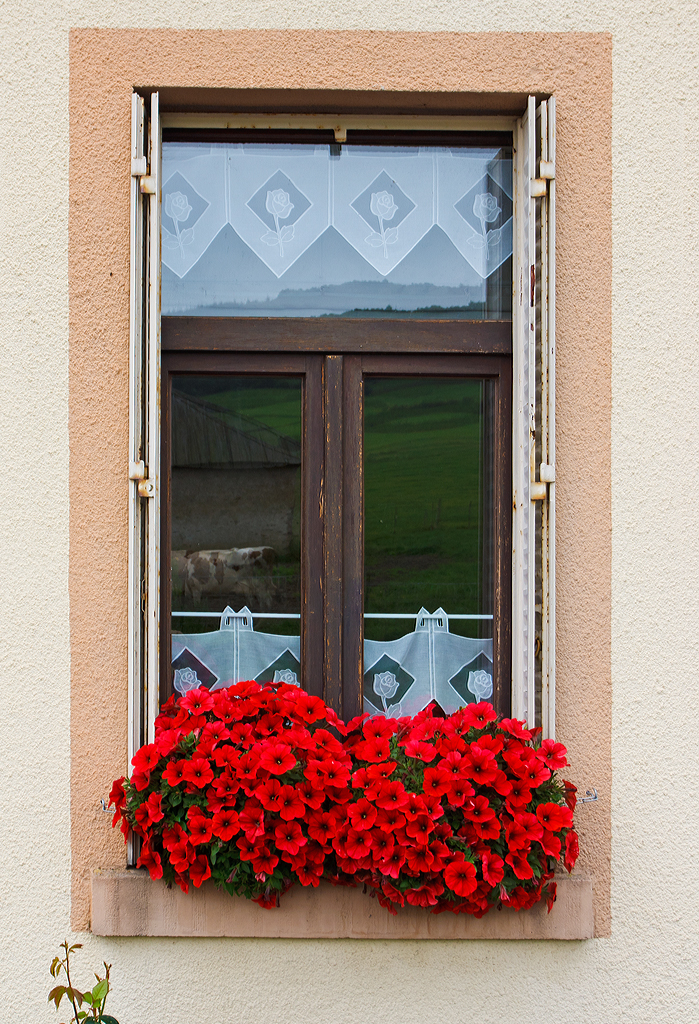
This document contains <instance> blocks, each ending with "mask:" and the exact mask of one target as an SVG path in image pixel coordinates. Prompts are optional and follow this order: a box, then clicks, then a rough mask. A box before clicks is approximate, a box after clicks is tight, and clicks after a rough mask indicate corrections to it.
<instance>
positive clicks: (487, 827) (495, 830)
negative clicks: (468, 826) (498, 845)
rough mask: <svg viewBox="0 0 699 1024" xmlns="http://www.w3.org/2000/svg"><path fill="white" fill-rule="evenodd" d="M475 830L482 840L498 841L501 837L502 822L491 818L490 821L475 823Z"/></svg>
mask: <svg viewBox="0 0 699 1024" xmlns="http://www.w3.org/2000/svg"><path fill="white" fill-rule="evenodd" d="M473 828H474V831H475V833H476V835H477V836H480V838H481V839H497V838H498V836H499V835H500V821H499V819H498V818H490V819H489V820H488V821H474V823H473Z"/></svg>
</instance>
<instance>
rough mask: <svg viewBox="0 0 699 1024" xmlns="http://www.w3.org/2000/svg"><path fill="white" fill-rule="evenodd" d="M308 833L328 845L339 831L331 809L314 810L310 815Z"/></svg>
mask: <svg viewBox="0 0 699 1024" xmlns="http://www.w3.org/2000/svg"><path fill="white" fill-rule="evenodd" d="M307 821H308V834H309V836H310V837H311V838H312V839H315V840H317V842H319V843H320V844H321V845H322V846H326V845H327V844H328V843H329V842H330V840H331V839H332V838H333V836H334V835H335V834H336V833H337V821H336V819H335V817H334V815H332V814H331V813H330V811H314V812H313V813H312V814H310V815H309V816H308V819H307Z"/></svg>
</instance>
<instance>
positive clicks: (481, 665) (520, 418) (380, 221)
mask: <svg viewBox="0 0 699 1024" xmlns="http://www.w3.org/2000/svg"><path fill="white" fill-rule="evenodd" d="M552 110H553V107H552V101H551V106H550V107H549V106H548V105H547V104H541V105H540V107H539V108H538V110H537V109H536V105H535V104H534V101H533V99H532V100H530V103H529V106H528V109H527V112H526V114H525V117H524V118H522V119H521V120H520V121H519V122H517V123H513V122H510V123H509V124H505V125H503V124H498V125H492V126H491V125H485V124H484V123H482V122H481V123H479V122H477V121H475V119H471V122H472V123H470V124H469V125H467V126H466V125H463V124H457V123H456V121H454V120H452V122H451V123H450V125H449V126H448V127H449V129H451V130H447V128H445V126H444V125H443V124H441V125H439V126H438V128H437V129H435V128H434V127H431V126H430V125H429V124H425V125H422V126H420V125H418V124H417V123H416V122H415V121H414V120H413V121H412V122H411V121H410V119H403V120H402V123H404V124H406V125H407V127H408V128H409V130H399V129H398V127H397V126H396V125H390V126H388V127H387V126H386V125H383V126H381V127H379V126H377V127H376V128H375V129H373V130H370V128H369V126H368V124H367V121H368V119H367V118H364V119H363V124H362V126H360V125H359V124H357V125H356V126H355V125H353V124H352V123H350V124H349V127H347V126H345V127H343V126H339V127H338V126H334V127H333V130H328V129H327V128H325V127H324V126H322V125H321V127H320V128H317V127H314V130H309V129H306V128H299V127H295V128H294V129H292V130H290V129H289V128H288V127H286V126H284V125H282V126H279V125H278V124H277V123H275V121H274V119H273V118H270V119H269V120H270V125H269V126H268V127H266V128H265V129H264V130H260V129H252V128H250V127H247V126H245V125H244V124H243V123H242V122H243V121H244V119H240V121H241V124H240V126H239V127H233V128H230V127H229V128H227V129H222V128H216V127H213V126H209V127H206V126H204V127H203V128H202V127H199V128H194V129H193V128H189V127H186V126H183V124H182V122H183V121H186V118H181V119H179V121H180V123H179V124H172V125H170V126H166V127H165V129H164V131H163V133H162V136H161V128H160V125H159V123H158V108H157V96H154V97H152V100H151V116H150V123H149V124H148V125H147V124H146V119H145V111H144V108H143V104H142V101H139V98H138V97H135V98H134V113H133V128H134V130H133V138H134V149H133V154H132V155H133V157H134V173H135V175H137V178H138V176H141V175H143V177H142V178H141V187H140V190H139V189H138V187H137V186H135V187H134V190H133V193H132V194H133V200H134V201H133V207H134V231H133V234H134V266H135V267H136V268H137V269H138V267H139V261H138V252H139V251H140V249H139V247H140V246H142V248H143V252H144V257H143V266H144V268H145V271H146V277H147V280H148V288H147V291H146V294H145V296H144V297H142V294H143V293H142V292H141V291H140V290H139V289H138V288H137V287H136V284H134V294H133V310H132V313H133V323H134V328H133V337H132V340H133V344H132V349H133V353H134V355H133V364H132V374H133V379H134V387H133V388H132V423H133V431H132V474H131V475H132V478H133V479H134V493H133V495H132V518H131V537H132V558H131V564H132V566H133V569H132V592H133V595H134V596H133V601H132V620H131V637H132V652H131V653H132V656H131V665H132V671H133V673H134V683H133V686H132V728H131V735H132V741H133V743H134V745H136V743H137V742H138V740H137V735H138V739H140V735H141V734H142V732H147V731H148V730H149V729H150V728H151V727H152V721H153V718H154V714H155V713H156V709H157V703H158V699H159V696H160V697H162V696H165V695H166V694H167V693H168V692H170V688H171V687H172V685H173V684H174V686H175V687H177V688H178V689H180V690H184V689H186V688H188V687H189V686H191V685H194V684H195V682H196V681H199V682H203V683H205V685H210V686H216V685H223V684H224V683H227V682H230V681H233V680H235V679H237V678H250V677H251V676H252V677H254V678H258V679H260V680H264V679H268V678H270V679H274V678H277V679H289V680H291V679H295V680H296V681H299V682H301V683H302V684H303V685H304V686H305V687H306V688H307V689H309V690H310V691H311V692H316V693H319V694H322V695H323V696H324V697H325V699H326V700H327V701H328V702H329V703H331V704H332V705H333V706H335V707H336V709H337V710H338V711H340V712H341V713H342V714H343V715H344V716H345V717H349V716H351V715H353V714H356V713H358V712H359V711H361V710H368V711H369V712H370V713H372V714H386V713H391V714H408V713H414V712H415V711H417V710H418V709H419V707H420V706H424V705H425V704H426V703H428V701H429V700H430V699H436V700H437V701H438V703H440V704H441V705H442V706H443V707H444V710H446V711H449V710H452V707H455V706H457V705H458V704H459V703H463V702H466V701H468V700H476V699H484V698H487V699H492V700H494V702H495V703H496V705H497V706H498V707H499V709H500V710H501V711H503V712H509V711H512V712H513V713H515V714H519V715H521V716H523V717H528V718H529V719H530V720H531V721H533V720H534V716H535V715H537V702H538V708H539V710H538V715H539V718H540V719H543V718H545V717H546V716H547V715H548V716H550V717H551V720H550V721H547V722H546V723H545V725H546V728H547V731H549V732H551V731H552V680H553V671H552V667H553V662H552V658H551V653H552V649H551V644H550V643H549V637H550V633H551V629H550V626H551V616H550V612H549V609H550V603H549V601H550V591H551V586H552V576H551V575H549V574H547V567H548V557H549V554H550V550H551V547H552V545H551V539H552V530H553V518H552V509H553V503H552V498H553V494H552V492H553V484H552V482H549V483H548V484H547V483H546V482H544V483H541V482H537V481H536V476H537V475H538V474H537V471H536V464H537V461H538V462H541V463H542V464H543V466H542V469H543V471H544V477H543V478H542V479H544V480H546V479H548V480H549V481H552V477H553V474H552V470H551V466H552V464H553V457H552V451H551V450H550V449H549V447H548V445H550V443H551V441H550V439H551V438H552V417H551V411H552V405H551V401H550V395H551V389H552V383H553V379H552V367H553V362H552V354H553V348H552V346H553V332H552V330H551V328H552V318H553V304H552V302H551V300H550V298H549V286H550V285H551V283H552V280H551V275H550V273H549V272H548V264H547V262H546V259H545V257H546V258H548V252H549V249H550V239H551V232H552V226H553V203H552V184H551V185H549V184H547V181H549V180H550V179H551V177H552V174H553V171H552V167H553V159H552V158H553V153H552V151H551V152H549V148H548V147H552V144H553V124H552V119H551V123H549V119H548V114H549V113H550V112H551V113H552ZM210 120H211V119H210ZM214 120H215V119H214ZM227 120H228V122H229V123H230V120H231V119H230V118H229V119H227ZM315 121H316V122H317V121H318V119H315ZM508 128H509V130H508ZM486 129H490V130H486ZM495 129H496V130H495ZM146 135H147V136H148V139H149V146H150V149H149V159H148V161H147V166H145V164H146V161H145V160H144V159H143V157H142V156H141V154H142V153H143V144H144V143H143V140H144V139H145V137H146ZM161 138H162V153H161V148H160V147H161ZM513 151H514V162H513ZM549 157H551V159H549ZM537 158H538V159H537ZM537 167H538V168H539V169H540V170H541V171H542V174H543V173H545V174H546V175H547V178H544V177H543V176H537V175H536V174H534V173H532V172H533V171H534V170H535V168H537ZM147 169H150V174H149V175H146V174H145V171H146V170H147ZM513 169H514V174H513ZM137 178H136V179H135V180H137ZM532 179H534V180H533V181H532ZM149 192H150V194H151V196H152V198H150V199H149V201H148V204H147V208H146V204H145V203H144V202H143V200H142V199H141V198H140V197H141V195H142V194H144V193H145V194H149ZM537 195H538V196H540V199H539V200H538V201H537V199H536V196H537ZM159 200H161V201H160V202H159ZM161 244H162V249H161V248H160V247H161ZM161 254H162V256H161ZM161 258H162V292H161V290H160V288H158V284H159V282H160V280H161V277H160V275H161ZM513 294H514V296H515V302H514V307H513V303H512V297H513ZM161 295H162V321H161V316H160V312H161V311H160V309H159V305H158V304H159V300H160V297H161ZM141 303H142V305H143V309H141V308H140V304H141ZM142 314H145V315H142ZM141 324H143V325H144V326H143V329H141V326H140V325H141ZM161 324H162V335H161V333H160V328H161ZM537 395H538V399H537ZM160 415H162V422H160ZM537 425H538V427H539V429H538V430H537ZM537 446H538V447H537ZM513 455H514V458H513ZM544 496H546V497H547V498H548V501H547V502H545V503H541V504H538V505H537V506H536V508H538V509H539V511H538V512H536V511H535V506H534V503H533V500H532V499H534V498H539V497H544ZM542 505H544V507H543V508H542ZM545 563H546V565H545ZM537 565H538V566H539V567H540V570H539V571H538V572H537ZM158 578H159V579H160V580H162V581H163V585H162V587H160V588H158V586H157V580H158ZM537 588H538V597H537V599H536V600H535V599H534V597H535V590H537ZM537 616H538V619H537V618H535V617H537ZM537 631H538V635H539V639H540V641H541V642H540V643H539V644H536V645H535V640H536V636H535V633H536V632H537ZM544 633H546V643H544V642H543V640H544ZM156 680H158V685H155V681H156ZM158 691H159V692H158Z"/></svg>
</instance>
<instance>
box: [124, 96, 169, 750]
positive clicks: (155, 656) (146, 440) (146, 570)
mask: <svg viewBox="0 0 699 1024" xmlns="http://www.w3.org/2000/svg"><path fill="white" fill-rule="evenodd" d="M146 139H147V150H148V156H146ZM160 149H161V147H160V124H159V117H158V94H157V93H154V94H153V95H152V96H151V99H150V119H149V122H148V124H146V118H145V105H144V100H143V98H142V97H141V96H138V95H137V94H134V95H133V96H132V102H131V304H130V357H129V391H130V393H129V480H130V489H129V569H128V573H129V576H128V580H129V599H128V616H129V619H128V630H129V638H128V643H129V651H128V663H129V708H128V715H129V735H128V749H129V762H130V761H131V758H132V756H133V754H134V752H135V750H137V749H138V747H139V746H140V745H141V744H142V743H143V742H144V740H145V739H146V737H147V738H148V739H149V740H152V738H153V736H154V731H155V717H156V715H157V713H158V681H159V649H158V648H159V638H160V629H159V626H160V585H159V584H160V580H159V575H160V565H159V558H160V551H159V549H160V486H159V485H160V289H159V287H158V281H159V277H160ZM146 202H147V210H144V204H145V203H146Z"/></svg>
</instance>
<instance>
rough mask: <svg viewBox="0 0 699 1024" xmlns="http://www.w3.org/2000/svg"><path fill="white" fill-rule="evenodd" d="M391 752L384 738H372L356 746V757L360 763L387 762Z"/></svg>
mask: <svg viewBox="0 0 699 1024" xmlns="http://www.w3.org/2000/svg"><path fill="white" fill-rule="evenodd" d="M390 752H391V748H390V746H389V743H388V740H387V739H384V738H383V737H382V736H375V737H371V738H370V739H367V740H364V741H363V742H360V743H357V744H355V747H354V751H353V753H354V756H355V757H356V758H357V759H358V760H359V761H374V762H378V761H385V760H386V759H387V757H388V756H389V754H390Z"/></svg>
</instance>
